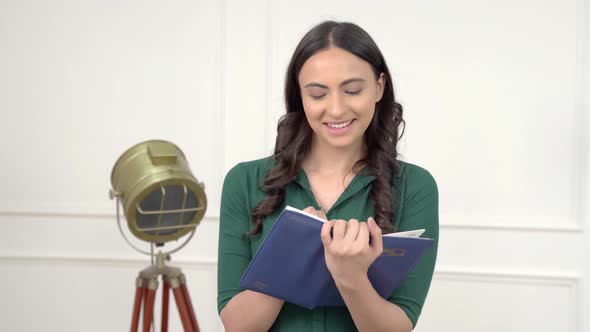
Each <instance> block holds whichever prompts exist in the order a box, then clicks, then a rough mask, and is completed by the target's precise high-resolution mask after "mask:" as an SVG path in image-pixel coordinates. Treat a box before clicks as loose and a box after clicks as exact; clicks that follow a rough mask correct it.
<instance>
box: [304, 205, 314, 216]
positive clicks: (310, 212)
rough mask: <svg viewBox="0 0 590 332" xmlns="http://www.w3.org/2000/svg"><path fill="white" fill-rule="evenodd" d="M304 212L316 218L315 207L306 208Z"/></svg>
mask: <svg viewBox="0 0 590 332" xmlns="http://www.w3.org/2000/svg"><path fill="white" fill-rule="evenodd" d="M303 212H306V213H309V214H313V215H314V216H315V215H316V209H315V208H314V207H313V206H308V207H306V208H305V209H303Z"/></svg>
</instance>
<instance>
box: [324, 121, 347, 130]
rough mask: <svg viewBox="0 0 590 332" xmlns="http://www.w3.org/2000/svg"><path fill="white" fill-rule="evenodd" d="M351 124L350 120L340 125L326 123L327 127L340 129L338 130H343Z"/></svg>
mask: <svg viewBox="0 0 590 332" xmlns="http://www.w3.org/2000/svg"><path fill="white" fill-rule="evenodd" d="M351 122H352V120H350V121H348V122H341V123H328V127H330V128H335V129H340V128H344V127H346V126H348V125H349V124H350V123H351Z"/></svg>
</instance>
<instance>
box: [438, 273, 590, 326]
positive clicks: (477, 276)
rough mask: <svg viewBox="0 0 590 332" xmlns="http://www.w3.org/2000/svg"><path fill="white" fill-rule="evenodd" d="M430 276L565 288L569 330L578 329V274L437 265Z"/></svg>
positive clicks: (581, 305) (579, 302)
mask: <svg viewBox="0 0 590 332" xmlns="http://www.w3.org/2000/svg"><path fill="white" fill-rule="evenodd" d="M433 279H438V280H449V281H461V282H480V283H490V284H506V283H508V284H516V285H518V284H528V285H530V284H535V285H537V286H540V287H565V288H567V289H568V292H569V305H570V307H571V309H572V310H571V311H570V313H569V315H570V321H571V322H572V326H573V331H580V332H581V326H582V314H583V313H582V309H583V303H582V296H583V295H582V296H580V293H581V289H580V284H581V283H582V277H581V276H580V275H578V274H575V273H570V272H555V271H552V272H539V273H535V272H531V271H505V270H499V269H497V270H491V269H489V270H485V269H469V268H460V267H441V268H437V269H435V271H434V277H433Z"/></svg>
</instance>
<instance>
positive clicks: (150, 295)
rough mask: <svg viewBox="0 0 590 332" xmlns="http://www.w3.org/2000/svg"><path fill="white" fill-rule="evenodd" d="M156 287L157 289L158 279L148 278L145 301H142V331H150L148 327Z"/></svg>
mask: <svg viewBox="0 0 590 332" xmlns="http://www.w3.org/2000/svg"><path fill="white" fill-rule="evenodd" d="M156 289H158V281H157V280H156V279H150V280H149V281H148V285H147V293H146V296H145V302H144V303H143V332H150V328H151V327H152V320H153V318H154V300H155V298H156Z"/></svg>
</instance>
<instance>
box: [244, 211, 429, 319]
mask: <svg viewBox="0 0 590 332" xmlns="http://www.w3.org/2000/svg"><path fill="white" fill-rule="evenodd" d="M322 225H323V222H322V221H321V220H320V219H318V218H315V217H313V216H310V215H308V214H306V213H305V212H302V211H300V210H297V209H294V208H291V207H287V208H286V209H285V210H283V211H282V212H281V214H280V215H279V217H278V218H277V220H276V221H275V223H274V225H273V226H272V228H271V230H270V231H269V233H268V234H267V236H266V238H265V239H264V242H263V243H262V244H261V245H260V248H259V249H258V251H257V252H256V255H254V258H253V259H252V261H251V262H250V264H249V265H248V268H247V269H246V271H245V272H244V275H243V276H242V278H241V279H240V287H242V288H243V289H249V290H253V291H256V292H259V293H263V294H267V295H271V296H273V297H276V298H279V299H283V300H285V301H287V302H290V303H293V304H297V305H299V306H302V307H304V308H308V309H313V308H316V307H322V306H343V305H344V300H343V299H342V297H341V296H340V292H339V291H338V288H336V284H335V283H334V280H333V279H332V275H331V274H330V272H329V271H328V268H327V266H326V262H325V259H324V246H323V244H322V239H321V237H320V230H321V228H322ZM432 243H433V241H432V239H425V238H411V237H390V236H384V237H383V254H382V255H381V256H379V257H378V258H377V259H376V260H375V262H373V264H372V265H371V266H370V267H369V271H368V276H369V280H370V281H371V283H372V285H373V287H374V288H375V290H376V291H377V293H379V295H380V296H381V297H383V298H388V297H389V296H390V295H391V293H392V292H393V291H394V290H395V289H396V288H397V287H399V285H400V284H401V283H402V281H403V280H404V279H405V277H406V276H407V275H408V273H409V272H410V271H411V270H412V268H413V267H414V266H415V265H416V263H418V261H419V260H420V258H422V256H423V255H424V253H425V252H426V250H427V249H428V248H430V246H431V245H432Z"/></svg>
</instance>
